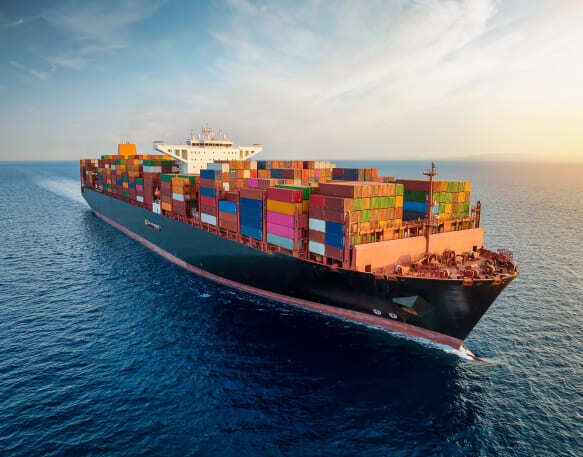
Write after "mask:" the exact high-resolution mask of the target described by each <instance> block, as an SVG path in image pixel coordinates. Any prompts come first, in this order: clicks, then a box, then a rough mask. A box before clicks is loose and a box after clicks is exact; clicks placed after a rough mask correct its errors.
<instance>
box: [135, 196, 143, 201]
mask: <svg viewBox="0 0 583 457" xmlns="http://www.w3.org/2000/svg"><path fill="white" fill-rule="evenodd" d="M136 200H137V201H139V202H140V203H144V197H142V196H141V195H136Z"/></svg>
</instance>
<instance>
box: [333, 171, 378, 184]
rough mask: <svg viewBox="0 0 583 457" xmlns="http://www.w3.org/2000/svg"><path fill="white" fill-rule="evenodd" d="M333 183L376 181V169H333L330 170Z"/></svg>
mask: <svg viewBox="0 0 583 457" xmlns="http://www.w3.org/2000/svg"><path fill="white" fill-rule="evenodd" d="M332 180H334V181H377V180H378V169H376V168H334V169H333V170H332Z"/></svg>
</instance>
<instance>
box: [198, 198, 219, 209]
mask: <svg viewBox="0 0 583 457" xmlns="http://www.w3.org/2000/svg"><path fill="white" fill-rule="evenodd" d="M200 204H201V205H204V206H211V207H216V206H217V201H216V200H215V199H214V198H211V197H205V196H204V195H201V196H200Z"/></svg>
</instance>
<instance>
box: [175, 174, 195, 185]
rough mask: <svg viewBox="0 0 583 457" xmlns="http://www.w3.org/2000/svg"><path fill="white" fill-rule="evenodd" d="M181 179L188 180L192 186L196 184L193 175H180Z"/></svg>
mask: <svg viewBox="0 0 583 457" xmlns="http://www.w3.org/2000/svg"><path fill="white" fill-rule="evenodd" d="M178 177H179V178H185V179H188V182H189V183H190V184H196V176H192V175H178Z"/></svg>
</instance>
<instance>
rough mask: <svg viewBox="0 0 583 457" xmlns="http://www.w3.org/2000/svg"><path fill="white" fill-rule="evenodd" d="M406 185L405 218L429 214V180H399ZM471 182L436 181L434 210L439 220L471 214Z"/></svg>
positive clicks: (411, 218) (423, 216)
mask: <svg viewBox="0 0 583 457" xmlns="http://www.w3.org/2000/svg"><path fill="white" fill-rule="evenodd" d="M398 182H399V183H402V184H403V185H404V187H405V195H404V197H405V200H404V204H403V207H404V219H405V220H416V219H418V218H420V219H424V218H425V217H426V215H427V200H428V198H429V182H428V181H426V180H417V179H402V180H398ZM471 188H472V187H471V183H470V182H469V181H442V180H440V181H434V182H433V205H432V212H433V214H434V216H436V217H438V219H439V220H448V219H455V218H462V217H468V216H469V210H470V196H471Z"/></svg>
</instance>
